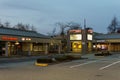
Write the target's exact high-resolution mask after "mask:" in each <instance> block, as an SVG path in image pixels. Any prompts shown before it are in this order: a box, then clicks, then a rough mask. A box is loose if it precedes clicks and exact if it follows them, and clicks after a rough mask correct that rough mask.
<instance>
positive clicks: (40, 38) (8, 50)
mask: <svg viewBox="0 0 120 80" xmlns="http://www.w3.org/2000/svg"><path fill="white" fill-rule="evenodd" d="M51 44H52V46H54V45H55V46H57V47H56V48H55V49H57V51H58V52H59V53H60V44H61V41H60V40H57V39H56V40H55V39H54V40H53V39H51V38H50V37H48V36H45V35H43V34H40V33H37V32H35V31H25V30H18V29H13V28H4V27H0V55H1V56H12V55H36V54H48V53H49V50H50V46H51Z"/></svg>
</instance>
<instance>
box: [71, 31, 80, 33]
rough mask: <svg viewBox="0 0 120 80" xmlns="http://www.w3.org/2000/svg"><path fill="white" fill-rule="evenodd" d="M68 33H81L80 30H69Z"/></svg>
mask: <svg viewBox="0 0 120 80" xmlns="http://www.w3.org/2000/svg"><path fill="white" fill-rule="evenodd" d="M69 33H81V30H70V31H69Z"/></svg>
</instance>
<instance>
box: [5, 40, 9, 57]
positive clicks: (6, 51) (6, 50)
mask: <svg viewBox="0 0 120 80" xmlns="http://www.w3.org/2000/svg"><path fill="white" fill-rule="evenodd" d="M8 44H9V43H8V42H6V43H5V56H9V49H8Z"/></svg>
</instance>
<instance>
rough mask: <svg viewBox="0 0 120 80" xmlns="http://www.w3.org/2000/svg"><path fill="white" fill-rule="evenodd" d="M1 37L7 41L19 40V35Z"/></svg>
mask: <svg viewBox="0 0 120 80" xmlns="http://www.w3.org/2000/svg"><path fill="white" fill-rule="evenodd" d="M1 39H2V40H7V41H17V40H18V38H17V37H12V36H2V37H1Z"/></svg>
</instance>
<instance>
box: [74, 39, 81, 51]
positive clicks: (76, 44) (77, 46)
mask: <svg viewBox="0 0 120 80" xmlns="http://www.w3.org/2000/svg"><path fill="white" fill-rule="evenodd" d="M72 51H73V52H81V51H82V43H81V41H74V42H72Z"/></svg>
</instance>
